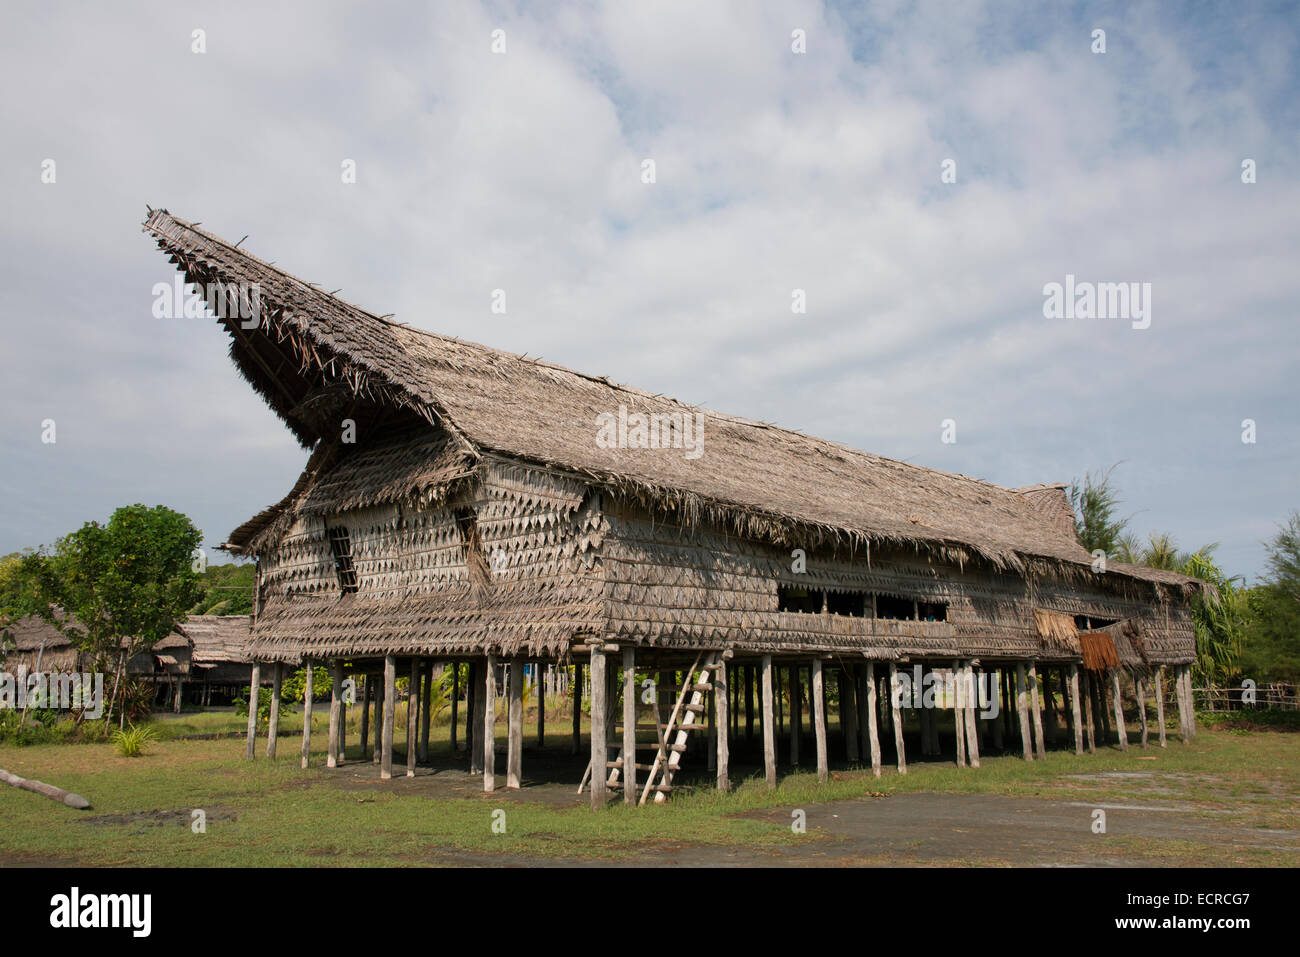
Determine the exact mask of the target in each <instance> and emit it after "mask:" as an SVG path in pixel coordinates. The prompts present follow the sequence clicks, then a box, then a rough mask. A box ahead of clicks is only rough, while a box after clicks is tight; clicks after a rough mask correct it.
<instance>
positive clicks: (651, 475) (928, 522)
mask: <svg viewBox="0 0 1300 957" xmlns="http://www.w3.org/2000/svg"><path fill="white" fill-rule="evenodd" d="M144 229H145V231H146V232H148V233H149V234H150V235H152V236H153V237H154V238H155V239H156V240H157V242H158V245H159V247H160V248H161V249H163V250H164V251H165V252H166V253H168V254H169V255H170V257H171V259H172V261H173V262H174V263H176V265H177V266H178V267H179V268H180V269H181V270H182V271H183V272H184V273H185V276H186V278H187V279H188V280H189V281H190V282H193V283H197V284H200V285H201V286H202V287H203V288H208V289H210V288H220V289H222V290H229V291H230V301H232V302H233V301H235V295H236V294H235V290H237V289H239V288H247V287H249V286H250V285H255V286H256V287H257V289H258V290H259V294H260V302H259V311H258V314H257V316H256V317H255V319H254V321H253V322H242V321H241V319H240V318H239V316H238V315H234V316H233V317H231V318H226V319H223V320H222V321H223V323H224V325H225V327H226V328H227V330H228V331H229V332H230V334H231V337H232V343H231V355H232V357H233V359H234V361H235V363H236V364H237V366H238V367H239V369H240V371H241V372H242V373H243V375H244V376H245V377H246V378H247V379H248V380H249V381H250V382H251V383H252V384H253V386H254V388H255V389H257V391H258V392H260V393H261V394H262V395H263V396H264V397H265V398H266V400H267V402H268V403H269V404H270V405H271V407H272V408H273V409H274V410H275V411H276V412H277V413H278V414H279V415H280V416H281V418H282V419H284V421H285V422H286V424H287V425H288V426H289V428H290V429H292V430H293V432H294V434H295V435H296V436H297V437H298V439H299V440H300V441H301V442H302V443H303V444H304V445H306V446H308V447H313V446H314V447H317V452H318V454H320V455H328V454H332V453H331V452H330V450H329V448H328V447H327V446H325V445H324V444H321V445H318V443H319V442H320V440H321V439H322V438H323V437H325V434H326V431H325V430H327V429H332V428H336V426H337V421H338V419H339V418H340V417H341V414H342V413H343V412H344V411H345V410H347V409H348V408H350V407H352V405H353V404H355V403H356V402H358V401H367V402H373V403H378V404H381V405H384V406H387V407H391V408H397V409H406V410H409V411H411V412H412V413H414V414H415V415H417V416H419V417H421V418H423V419H425V420H426V421H428V422H430V423H436V424H441V425H442V426H443V427H444V428H445V430H446V433H447V435H448V436H449V437H450V439H449V442H450V447H449V448H448V449H447V456H448V459H447V461H446V463H445V465H443V466H441V467H444V468H446V469H450V470H454V469H455V468H456V467H457V466H456V464H455V462H454V458H455V455H456V454H459V455H460V456H462V457H463V460H464V461H468V460H470V459H473V458H475V457H478V456H482V455H489V454H493V453H499V454H504V455H507V456H510V457H513V458H517V459H520V460H523V461H527V462H532V463H538V464H541V465H544V466H547V467H551V468H554V469H557V470H563V471H564V472H567V473H569V474H571V475H574V476H576V477H580V478H582V479H585V480H589V481H592V482H595V483H598V484H600V485H602V486H604V487H606V488H608V489H610V490H612V491H615V492H618V493H621V494H623V495H625V496H627V497H629V498H632V499H636V500H640V501H644V502H647V503H650V504H653V505H656V506H659V507H664V508H669V509H671V510H672V511H673V512H674V513H675V514H679V515H681V516H683V518H684V520H685V521H687V522H691V523H694V524H699V523H700V522H701V521H704V520H708V521H711V522H715V523H718V524H720V525H723V526H725V527H729V528H730V529H732V531H733V532H735V533H737V534H740V535H743V536H746V537H755V538H764V539H768V540H771V541H775V542H779V543H785V542H794V543H798V544H800V545H805V546H806V545H810V544H811V545H816V544H819V543H821V542H829V543H832V544H833V543H837V542H838V543H842V544H854V543H856V544H866V543H886V544H892V545H906V546H909V547H913V548H916V549H919V550H922V551H924V552H926V553H927V554H931V555H933V556H935V557H936V558H939V559H942V560H945V561H950V562H953V563H955V564H958V565H960V564H962V563H964V562H965V561H967V560H968V559H971V558H978V559H981V560H983V561H985V562H987V563H988V564H989V565H990V566H991V567H994V568H1005V569H1009V570H1013V571H1023V570H1024V568H1025V565H1026V562H1028V561H1030V560H1037V561H1038V562H1039V563H1040V564H1042V565H1043V567H1044V568H1045V569H1046V570H1047V571H1048V573H1061V574H1065V575H1080V574H1086V573H1087V570H1088V564H1089V562H1090V560H1091V559H1090V556H1089V555H1088V554H1087V553H1086V552H1085V551H1084V550H1083V549H1082V548H1081V547H1080V546H1079V544H1078V542H1077V541H1076V540H1075V538H1074V535H1073V531H1072V528H1069V527H1067V526H1066V524H1065V523H1063V522H1062V521H1059V520H1057V519H1056V518H1053V519H1051V520H1044V515H1043V509H1044V508H1048V509H1049V510H1056V511H1059V508H1060V504H1059V502H1056V501H1055V499H1056V498H1058V497H1059V498H1063V497H1064V493H1063V491H1062V490H1061V487H1059V486H1047V487H1038V486H1036V487H1032V488H1030V489H1027V490H1024V492H1025V493H1028V494H1022V493H1021V492H1017V491H1015V490H1012V489H1007V488H1002V487H1000V486H997V485H993V484H991V483H988V482H984V481H980V480H978V479H974V478H970V477H967V476H964V475H954V474H951V473H947V472H941V471H937V470H934V469H928V468H923V467H920V466H916V465H910V464H907V463H903V462H896V461H893V460H891V459H886V458H883V457H881V456H877V455H871V454H869V453H866V452H861V451H858V450H856V449H852V448H848V447H846V446H843V445H839V444H837V443H834V442H828V441H825V440H823V439H817V438H812V437H810V436H806V435H803V434H801V433H798V432H794V431H791V430H788V429H783V428H778V427H776V426H773V425H768V424H766V423H762V422H755V421H751V420H748V419H743V418H739V417H736V416H732V415H726V414H723V413H719V412H713V411H710V410H706V409H700V408H697V407H694V406H689V405H686V404H684V403H680V402H677V401H675V400H673V399H669V398H665V397H663V396H659V395H653V394H651V393H648V392H644V391H642V390H639V389H634V388H631V387H628V386H622V385H618V384H615V383H613V382H610V381H608V380H607V379H604V378H602V377H596V376H590V375H584V374H581V373H578V372H574V371H571V370H569V369H565V368H562V367H560V366H556V365H552V364H550V363H547V362H543V361H541V360H538V359H531V358H527V357H524V356H519V355H514V354H512V353H508V352H503V351H500V350H497V349H491V348H488V347H486V346H481V345H476V344H474V343H469V342H464V341H461V340H458V339H453V338H448V337H446V336H440V335H435V334H432V333H428V332H424V331H421V330H418V329H412V328H408V327H406V326H402V325H399V324H397V323H394V322H390V321H388V320H386V319H385V318H382V317H379V316H376V315H374V314H372V313H369V312H367V311H365V310H363V309H361V308H359V307H357V306H354V305H351V304H349V303H347V302H344V301H343V300H341V299H338V298H336V297H334V296H331V295H328V294H326V293H325V292H322V291H321V290H319V289H317V288H316V287H315V286H313V285H311V284H309V283H305V282H303V281H301V280H299V279H296V278H295V277H293V276H291V275H289V274H288V273H285V272H284V271H282V270H280V269H278V268H276V267H274V266H272V265H270V264H268V263H266V262H263V261H262V260H260V259H257V258H256V257H254V256H251V255H250V254H248V253H247V252H245V251H244V250H242V249H237V248H235V246H232V245H231V244H229V243H227V242H225V241H224V240H222V239H220V238H219V237H217V236H214V235H212V234H211V233H208V232H206V231H204V230H202V229H199V228H197V227H196V226H194V225H192V224H190V223H188V222H186V221H184V220H181V219H179V218H177V217H174V216H172V215H170V214H169V213H168V212H167V211H166V210H161V209H159V210H153V211H152V212H151V213H150V215H149V217H148V218H147V220H146V221H145V224H144ZM229 311H230V312H231V313H234V312H235V310H234V309H231V310H229ZM245 325H250V326H255V327H254V328H243V326H245ZM621 406H624V407H626V408H628V409H629V410H632V411H633V412H639V413H643V414H647V415H654V414H660V415H667V416H677V417H681V416H691V415H695V414H696V413H699V414H700V415H702V416H703V417H704V432H703V449H704V451H703V454H702V455H701V456H700V457H699V458H688V457H686V456H685V455H683V454H680V453H678V454H662V453H656V454H645V450H642V449H626V448H601V447H600V446H599V445H598V444H597V442H596V441H595V436H596V432H597V419H598V417H599V416H601V415H604V414H617V413H618V412H619V409H620V407H621ZM325 464H326V463H325V462H313V463H310V464H309V471H311V470H312V469H313V468H317V469H320V468H323V466H324V465H325ZM304 478H306V474H305V475H304ZM307 484H310V483H307ZM301 485H302V483H300V486H301ZM303 491H304V488H303V487H299V488H297V489H295V493H291V495H290V496H289V497H287V498H286V500H285V501H284V502H282V503H281V504H280V506H277V507H274V508H272V509H268V510H267V511H266V512H264V513H263V514H262V515H260V516H258V517H257V518H256V519H254V520H253V521H252V522H250V523H248V524H247V525H245V526H241V528H240V529H238V530H237V531H236V533H235V534H234V535H233V536H232V539H231V545H232V546H233V547H234V548H235V549H236V550H255V549H254V548H253V547H252V546H253V540H254V539H255V538H256V536H257V534H258V533H259V532H262V531H263V530H265V529H267V528H268V527H269V526H271V525H272V524H273V523H274V522H275V521H276V520H277V518H278V517H279V516H280V515H281V513H282V512H283V511H284V510H285V507H286V506H287V505H288V504H289V503H291V502H293V501H296V499H297V496H298V495H300V494H301V493H302V492H303ZM1044 491H1046V493H1047V494H1040V493H1043V492H1044ZM1056 493H1059V495H1057V494H1056ZM1067 507H1068V506H1067ZM1058 518H1059V516H1058ZM281 531H282V529H281ZM1120 574H1123V575H1128V576H1131V577H1134V578H1138V579H1143V580H1148V581H1157V580H1158V581H1165V580H1166V579H1165V578H1164V577H1160V578H1156V577H1155V576H1153V575H1151V574H1149V573H1148V571H1147V570H1144V569H1137V568H1126V569H1123V570H1122V571H1120ZM1167 582H1168V584H1171V585H1175V586H1178V587H1190V586H1191V580H1190V579H1186V578H1183V577H1181V576H1172V575H1171V576H1169V577H1168V579H1167Z"/></svg>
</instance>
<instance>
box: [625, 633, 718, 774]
mask: <svg viewBox="0 0 1300 957" xmlns="http://www.w3.org/2000/svg"><path fill="white" fill-rule="evenodd" d="M727 654H730V652H727ZM714 674H716V675H717V676H718V677H717V680H718V682H719V684H718V686H717V693H716V695H715V700H716V702H717V709H718V720H717V729H718V739H717V741H716V745H717V750H718V756H717V765H718V790H719V791H730V790H731V769H730V765H731V742H730V740H729V735H730V724H729V721H730V717H731V710H730V709H731V703H730V701H729V700H728V698H727V692H728V691H729V690H730V688H731V684H730V680H729V678H728V675H727V667H726V662H725V661H724V662H723V665H722V667H721V668H719V669H718V670H717V671H716V672H714ZM632 760H633V762H635V760H636V758H635V757H633V759H632Z"/></svg>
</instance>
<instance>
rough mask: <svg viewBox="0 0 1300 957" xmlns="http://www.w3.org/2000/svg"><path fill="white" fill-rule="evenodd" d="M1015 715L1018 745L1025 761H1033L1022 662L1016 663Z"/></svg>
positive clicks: (1032, 741)
mask: <svg viewBox="0 0 1300 957" xmlns="http://www.w3.org/2000/svg"><path fill="white" fill-rule="evenodd" d="M1016 713H1017V714H1018V715H1019V716H1020V743H1021V750H1022V751H1023V752H1024V756H1025V760H1026V761H1032V760H1034V737H1033V733H1032V732H1031V731H1030V729H1029V688H1028V683H1027V681H1026V680H1025V666H1024V663H1023V662H1019V661H1017V662H1016Z"/></svg>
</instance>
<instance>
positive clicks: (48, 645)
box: [3, 615, 86, 674]
mask: <svg viewBox="0 0 1300 957" xmlns="http://www.w3.org/2000/svg"><path fill="white" fill-rule="evenodd" d="M66 624H67V625H68V626H70V627H77V626H78V622H77V620H76V619H75V618H73V619H72V620H71V621H69V622H67V623H66ZM6 630H7V631H8V632H9V635H10V637H11V639H12V641H11V643H10V645H9V648H8V650H7V652H6V653H5V655H4V658H3V667H4V670H5V671H9V672H17V671H18V669H19V668H24V669H25V670H26V671H27V673H28V674H32V673H35V672H38V671H39V672H42V673H45V674H71V673H73V672H77V673H81V672H84V671H85V670H86V668H85V667H84V666H85V664H86V662H85V656H84V655H83V654H82V653H81V652H80V651H78V650H77V647H76V646H75V645H74V644H73V643H72V642H71V640H69V638H68V636H67V635H65V634H64V633H63V632H61V631H59V629H57V628H55V627H54V626H53V625H52V624H50V623H49V622H48V621H46V620H45V619H44V618H41V617H39V616H37V615H28V616H26V617H25V618H20V619H18V620H17V621H15V622H14V623H13V624H11V625H10V626H9V627H8V628H7V629H6Z"/></svg>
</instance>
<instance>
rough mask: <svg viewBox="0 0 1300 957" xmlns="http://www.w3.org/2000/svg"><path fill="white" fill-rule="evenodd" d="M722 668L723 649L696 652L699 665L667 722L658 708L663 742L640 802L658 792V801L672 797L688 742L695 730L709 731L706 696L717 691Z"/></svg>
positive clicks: (684, 682)
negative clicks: (663, 722) (716, 681)
mask: <svg viewBox="0 0 1300 957" xmlns="http://www.w3.org/2000/svg"><path fill="white" fill-rule="evenodd" d="M721 667H723V662H722V652H720V651H704V652H701V653H700V654H698V655H696V656H695V664H693V665H692V666H691V668H690V670H689V671H687V672H686V678H685V681H683V682H682V690H681V693H680V694H678V696H677V703H676V704H675V705H674V706H673V710H672V714H670V715H669V716H668V723H667V724H666V725H663V726H659V725H658V714H659V712H658V709H657V708H656V711H655V715H656V718H655V720H656V727H657V730H658V732H659V745H658V747H657V748H656V749H655V759H654V763H653V764H651V765H650V775H649V777H647V778H646V782H645V788H644V789H643V790H642V791H641V800H639V801H638V802H637V804H638V805H640V804H645V802H646V798H647V797H649V796H650V795H651V794H654V796H655V797H654V800H655V803H656V804H662V803H664V801H666V800H668V795H669V794H671V793H672V790H673V775H675V774H676V773H677V770H678V768H679V767H680V765H681V761H682V754H683V753H684V752H685V751H686V742H687V741H688V740H689V739H690V735H691V732H692V731H705V730H707V728H708V726H707V724H706V723H705V722H704V721H703V720H701V718H702V717H703V716H704V713H705V711H707V710H708V709H707V707H706V705H705V696H706V695H707V694H708V693H709V692H710V691H712V690H713V673H714V672H715V671H717V670H718V669H719V668H721ZM697 674H698V675H699V679H698V680H697V679H696V675H697ZM688 695H689V696H690V700H689V701H688V700H687V696H688Z"/></svg>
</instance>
